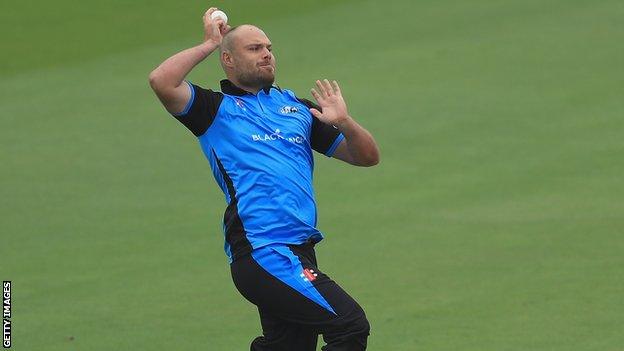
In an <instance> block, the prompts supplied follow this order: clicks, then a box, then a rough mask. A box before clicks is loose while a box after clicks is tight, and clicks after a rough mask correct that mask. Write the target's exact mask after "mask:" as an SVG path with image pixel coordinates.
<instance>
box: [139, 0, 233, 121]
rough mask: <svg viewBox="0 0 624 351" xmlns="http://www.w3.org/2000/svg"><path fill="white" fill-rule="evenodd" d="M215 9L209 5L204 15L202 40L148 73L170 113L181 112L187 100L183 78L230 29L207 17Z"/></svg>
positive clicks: (189, 95) (189, 97)
mask: <svg viewBox="0 0 624 351" xmlns="http://www.w3.org/2000/svg"><path fill="white" fill-rule="evenodd" d="M216 10H217V8H216V7H211V8H210V9H208V11H206V13H205V14H204V17H203V20H204V42H203V43H201V44H199V45H197V46H195V47H192V48H190V49H186V50H184V51H181V52H179V53H177V54H175V55H173V56H171V57H170V58H168V59H166V60H165V61H164V62H163V63H161V64H160V66H158V67H157V68H156V69H155V70H153V71H152V73H150V75H149V82H150V86H151V87H152V89H153V90H154V92H155V93H156V95H157V96H158V98H159V99H160V101H161V102H162V104H163V105H164V106H165V108H166V109H167V111H169V112H170V113H172V114H178V113H180V112H182V110H184V107H185V106H186V104H187V103H188V101H189V100H190V99H191V90H190V89H189V87H188V86H187V84H183V83H184V78H185V77H186V76H187V75H188V74H189V72H191V70H192V69H193V67H195V66H196V65H197V64H198V63H200V62H201V61H203V60H204V59H205V58H206V57H208V55H210V54H211V53H212V52H213V51H215V50H216V49H217V48H218V47H219V45H221V41H222V40H223V36H224V35H225V33H227V31H228V30H229V28H230V27H229V26H227V25H226V24H225V22H224V21H223V19H221V18H220V17H217V18H216V19H214V20H213V19H211V18H210V16H211V15H212V13H213V12H215V11H216Z"/></svg>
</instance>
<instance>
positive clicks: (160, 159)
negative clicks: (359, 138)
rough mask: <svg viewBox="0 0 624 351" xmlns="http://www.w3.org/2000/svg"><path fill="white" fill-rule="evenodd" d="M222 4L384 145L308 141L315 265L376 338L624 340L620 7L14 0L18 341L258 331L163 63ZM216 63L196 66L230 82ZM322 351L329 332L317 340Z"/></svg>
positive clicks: (601, 343)
mask: <svg viewBox="0 0 624 351" xmlns="http://www.w3.org/2000/svg"><path fill="white" fill-rule="evenodd" d="M210 6H217V7H220V8H221V9H223V10H224V11H225V12H226V13H227V14H228V16H229V19H230V24H232V25H236V24H242V23H253V24H256V25H258V26H260V27H261V28H263V29H264V30H265V31H266V33H267V34H268V35H269V37H270V38H271V40H272V41H273V46H274V50H275V55H276V57H277V83H278V84H279V85H280V86H282V87H286V88H289V89H292V90H294V91H295V92H297V93H298V94H299V95H300V96H302V97H308V98H309V97H310V96H309V89H310V88H311V87H312V86H313V84H314V81H315V80H316V79H318V78H330V79H336V80H338V81H339V82H340V83H341V86H342V90H343V92H344V95H345V97H346V99H347V102H348V104H349V108H350V112H351V114H352V115H353V116H354V117H355V118H356V119H357V120H358V121H359V122H360V123H361V124H362V125H363V126H364V127H366V128H367V129H369V130H370V131H371V132H372V133H373V135H374V136H375V137H376V139H377V141H378V143H379V145H380V148H381V163H380V165H379V166H377V167H373V168H370V169H362V168H353V167H350V166H348V165H345V164H341V163H340V162H337V161H335V160H332V159H327V158H325V157H324V156H322V155H318V154H316V155H315V158H316V172H315V188H316V192H317V200H318V205H319V210H320V213H319V227H320V229H321V230H322V231H323V232H324V233H325V236H326V240H324V241H323V242H322V243H321V244H319V245H318V246H317V254H318V256H319V261H320V268H321V269H323V270H324V271H326V272H328V273H329V274H330V275H331V276H332V277H333V278H335V280H336V281H338V282H339V283H340V284H341V285H342V286H343V287H344V288H345V289H346V290H347V291H349V292H350V293H351V294H352V295H353V296H354V297H355V298H356V299H357V300H358V301H360V303H361V305H362V306H363V307H364V309H365V310H366V312H367V314H368V317H369V320H370V321H371V324H372V331H371V337H370V339H369V345H370V346H369V349H370V350H394V351H398V350H404V351H411V350H479V351H482V350H523V351H525V350H566V351H569V350H600V351H605V350H622V349H623V348H624V327H623V326H624V230H623V228H624V201H623V199H624V184H623V180H622V174H623V173H624V163H623V152H624V122H623V117H624V99H623V96H622V95H623V93H624V66H623V64H622V63H623V62H624V44H623V43H624V25H623V22H622V18H624V3H623V2H622V1H616V0H604V1H588V0H565V1H563V0H549V1H543V0H542V1H536V0H524V1H519V0H517V1H512V0H509V1H486V0H475V1H451V0H444V1H418V2H413V1H400V0H388V1H384V2H378V1H366V0H362V1H327V0H317V1H308V0H305V1H297V2H294V1H264V2H258V1H251V0H249V1H213V2H211V3H205V2H200V1H187V2H184V3H180V2H173V1H162V0H152V1H146V0H135V1H121V0H109V1H83V2H80V3H76V2H74V1H69V0H57V1H54V2H43V1H30V2H11V3H10V4H9V3H4V4H2V5H1V8H2V9H1V11H0V33H2V34H1V36H0V38H1V39H0V40H1V43H2V45H1V46H2V54H1V55H0V169H1V172H0V199H1V201H0V277H1V278H2V279H3V280H12V281H13V318H12V323H13V349H15V350H20V351H21V350H246V349H248V347H249V346H248V345H249V342H250V341H251V340H252V339H253V338H254V337H255V336H257V335H259V334H260V325H259V321H258V317H257V312H256V310H255V309H254V306H253V305H251V304H250V303H248V302H247V301H245V300H244V299H243V298H242V297H241V296H240V295H239V294H238V292H237V291H236V289H235V288H234V285H233V284H232V282H231V278H230V275H229V267H228V263H227V259H226V257H225V254H224V253H223V249H222V247H223V236H222V232H221V219H222V216H223V211H224V209H225V200H224V197H223V195H222V194H221V192H220V191H219V189H218V187H217V186H216V184H215V182H214V180H213V178H212V175H211V173H210V170H209V166H208V163H207V161H206V160H205V159H204V156H203V154H202V152H201V150H200V148H199V146H198V144H197V142H196V140H195V138H194V137H193V136H192V134H191V133H190V132H188V131H187V130H186V129H185V128H184V127H183V126H182V125H181V124H179V123H178V122H177V121H175V120H174V119H173V118H171V117H170V116H169V115H168V114H167V113H166V112H165V110H164V109H163V108H162V107H161V105H160V104H159V103H158V101H157V99H156V98H155V96H154V95H153V93H152V91H151V90H150V88H149V85H148V81H147V76H148V74H149V72H150V71H151V70H152V69H153V68H154V67H156V66H157V65H158V64H159V63H160V62H162V61H163V60H165V59H166V58H167V57H169V56H171V55H172V54H174V53H176V52H178V51H181V50H183V49H185V48H188V47H191V46H194V45H196V44H198V43H200V41H201V40H202V38H203V33H202V22H201V18H202V15H203V13H204V11H205V10H206V9H207V8H208V7H210ZM221 78H223V73H222V71H221V69H220V67H219V65H218V61H217V60H216V58H215V57H211V58H209V59H207V60H206V61H205V62H203V63H202V64H200V65H199V66H198V67H197V68H196V69H195V70H194V71H193V72H192V74H191V76H190V79H191V80H192V81H193V82H194V83H196V84H199V85H202V86H204V87H206V88H218V81H219V80H220V79H221ZM319 347H320V343H319Z"/></svg>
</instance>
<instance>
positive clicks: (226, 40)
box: [220, 24, 266, 52]
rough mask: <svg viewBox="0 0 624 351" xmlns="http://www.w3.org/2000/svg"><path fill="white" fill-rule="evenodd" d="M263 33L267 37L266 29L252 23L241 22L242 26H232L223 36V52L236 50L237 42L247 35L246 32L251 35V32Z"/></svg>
mask: <svg viewBox="0 0 624 351" xmlns="http://www.w3.org/2000/svg"><path fill="white" fill-rule="evenodd" d="M254 32H256V33H258V32H259V33H262V35H264V36H265V37H266V34H265V33H264V31H262V29H260V28H258V27H256V26H254V25H251V24H241V25H240V26H236V27H233V28H231V29H230V30H229V31H228V32H227V33H226V34H225V36H224V37H223V40H222V41H221V47H220V49H221V52H223V51H228V52H232V51H233V50H235V47H236V42H237V41H238V40H240V38H241V37H243V36H245V35H246V34H247V35H249V34H250V33H254Z"/></svg>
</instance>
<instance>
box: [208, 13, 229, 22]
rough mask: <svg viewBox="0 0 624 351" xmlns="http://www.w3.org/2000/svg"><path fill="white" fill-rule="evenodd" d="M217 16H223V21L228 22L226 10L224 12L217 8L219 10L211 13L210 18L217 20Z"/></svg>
mask: <svg viewBox="0 0 624 351" xmlns="http://www.w3.org/2000/svg"><path fill="white" fill-rule="evenodd" d="M217 18H221V19H222V20H223V22H225V24H227V15H226V14H225V12H223V11H221V10H217V11H215V12H213V13H212V15H210V19H211V20H215V19H217Z"/></svg>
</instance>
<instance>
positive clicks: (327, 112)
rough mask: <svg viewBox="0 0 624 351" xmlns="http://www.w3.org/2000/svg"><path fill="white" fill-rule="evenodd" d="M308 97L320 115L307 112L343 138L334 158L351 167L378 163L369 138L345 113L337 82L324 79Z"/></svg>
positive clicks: (312, 110) (314, 111) (372, 140)
mask: <svg viewBox="0 0 624 351" xmlns="http://www.w3.org/2000/svg"><path fill="white" fill-rule="evenodd" d="M316 87H317V89H318V91H317V90H316V89H312V96H314V99H316V101H317V102H318V104H319V106H320V107H321V109H322V111H323V112H321V111H319V110H317V109H315V108H311V109H310V112H311V113H312V114H313V115H314V116H315V117H316V118H318V119H319V120H321V121H322V122H325V123H327V124H331V125H334V126H336V127H337V128H338V130H340V132H341V133H342V134H343V135H344V136H345V138H344V140H343V141H341V142H340V144H339V145H338V147H337V148H336V151H335V152H334V157H335V158H337V159H340V160H342V161H345V162H347V163H350V164H352V165H355V166H365V167H370V166H374V165H376V164H378V163H379V149H378V148H377V143H376V142H375V139H374V138H373V136H372V135H371V134H370V133H369V132H368V131H367V130H366V129H364V128H363V127H362V126H361V125H359V124H358V123H357V122H356V121H355V120H354V119H353V118H352V117H351V116H350V115H349V113H348V111H347V104H346V103H345V101H344V98H343V97H342V93H341V92H340V87H339V86H338V82H336V81H335V80H334V81H332V83H330V82H329V81H328V80H327V79H325V80H324V81H322V82H321V81H320V80H317V81H316Z"/></svg>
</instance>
